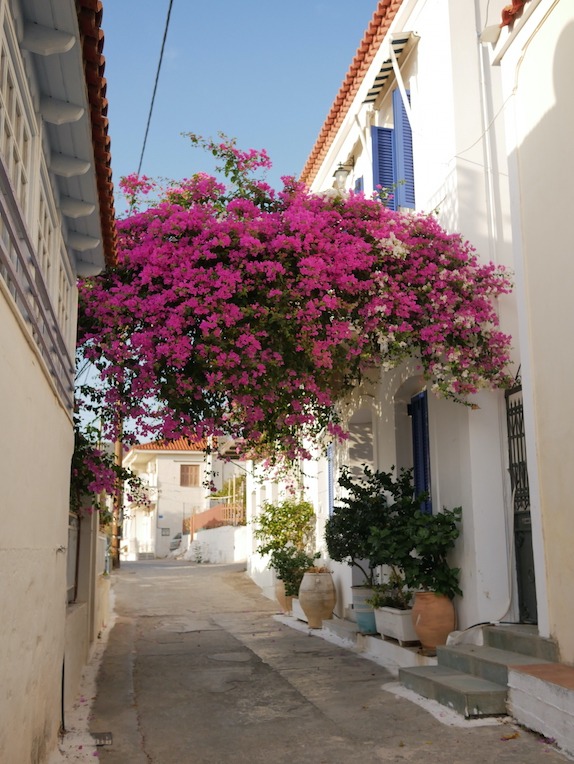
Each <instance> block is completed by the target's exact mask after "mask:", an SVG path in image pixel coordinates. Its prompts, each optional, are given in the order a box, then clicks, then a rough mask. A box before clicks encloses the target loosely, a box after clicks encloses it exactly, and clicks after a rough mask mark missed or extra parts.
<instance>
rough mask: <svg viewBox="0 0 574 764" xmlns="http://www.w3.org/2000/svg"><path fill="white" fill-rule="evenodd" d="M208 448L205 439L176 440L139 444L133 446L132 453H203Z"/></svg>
mask: <svg viewBox="0 0 574 764" xmlns="http://www.w3.org/2000/svg"><path fill="white" fill-rule="evenodd" d="M207 447H208V442H207V440H206V438H197V440H190V439H189V438H177V440H156V441H155V442H154V443H141V444H140V445H137V446H133V448H132V451H205V450H206V449H207Z"/></svg>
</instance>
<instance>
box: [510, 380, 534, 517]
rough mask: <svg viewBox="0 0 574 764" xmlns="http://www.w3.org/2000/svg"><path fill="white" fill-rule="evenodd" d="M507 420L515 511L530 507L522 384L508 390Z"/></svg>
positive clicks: (522, 510)
mask: <svg viewBox="0 0 574 764" xmlns="http://www.w3.org/2000/svg"><path fill="white" fill-rule="evenodd" d="M506 420H507V424H508V457H509V467H508V468H509V471H510V485H511V488H512V492H513V495H514V507H513V509H514V511H515V512H524V511H526V510H528V509H530V489H529V486H528V465H527V462H526V437H525V433H524V405H523V403H522V386H521V385H518V386H516V387H513V388H511V389H510V390H507V391H506Z"/></svg>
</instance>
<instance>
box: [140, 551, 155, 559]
mask: <svg viewBox="0 0 574 764" xmlns="http://www.w3.org/2000/svg"><path fill="white" fill-rule="evenodd" d="M138 560H155V554H154V553H153V552H138Z"/></svg>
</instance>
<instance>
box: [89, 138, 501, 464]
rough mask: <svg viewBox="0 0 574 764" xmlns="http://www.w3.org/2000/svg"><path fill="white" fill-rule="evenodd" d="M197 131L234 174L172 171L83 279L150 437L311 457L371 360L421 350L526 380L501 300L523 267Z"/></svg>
mask: <svg viewBox="0 0 574 764" xmlns="http://www.w3.org/2000/svg"><path fill="white" fill-rule="evenodd" d="M190 138H191V140H192V141H193V142H194V143H195V144H196V145H200V146H202V147H204V148H207V149H208V150H209V151H211V152H212V153H213V154H214V155H215V156H216V157H218V158H219V160H220V161H221V165H220V166H221V168H222V169H223V171H224V172H225V174H226V176H227V177H228V178H229V179H231V180H232V181H233V187H232V189H231V190H230V189H227V188H226V187H225V186H224V185H223V184H221V183H219V182H218V181H217V180H216V179H215V178H212V177H211V176H209V175H205V174H202V173H200V174H197V175H194V176H192V177H191V178H190V179H188V180H185V181H182V182H181V183H179V184H172V185H170V186H169V187H168V188H167V189H166V190H165V191H164V192H163V195H162V196H161V199H160V201H159V202H157V203H154V204H152V205H151V206H148V208H147V209H144V210H143V211H137V212H132V213H131V214H129V215H128V216H127V217H126V218H125V219H123V220H121V221H120V222H119V224H118V232H119V262H118V265H117V267H115V268H113V269H110V270H108V271H106V272H105V273H103V274H102V275H101V276H98V277H95V278H92V279H89V280H86V281H83V282H81V284H80V326H79V343H80V349H81V351H82V353H83V355H84V356H85V358H87V359H89V360H91V361H92V362H93V363H94V364H95V365H96V366H97V368H98V369H99V372H100V375H101V381H102V385H103V391H102V394H103V400H104V402H105V405H106V406H107V407H108V408H109V410H111V411H114V412H118V411H119V412H120V413H121V415H122V417H123V418H124V420H129V421H131V422H132V423H133V424H134V426H135V427H139V428H140V432H142V431H143V432H144V433H147V434H151V433H154V434H157V435H158V436H161V437H167V438H170V437H176V436H180V435H182V434H186V433H189V434H193V435H208V434H217V433H223V432H225V433H226V434H228V435H231V436H232V437H236V438H239V439H241V440H243V441H244V443H246V444H247V445H248V446H249V447H250V448H251V449H252V450H254V451H255V452H257V453H264V454H266V455H267V456H269V455H282V456H287V457H290V458H294V457H296V456H297V455H301V453H302V452H304V444H305V443H306V442H308V441H309V440H311V441H313V440H316V438H317V437H318V436H319V435H320V434H322V433H324V432H329V431H331V432H336V431H337V428H338V418H337V406H336V404H337V402H338V401H340V400H341V399H342V398H344V397H345V396H346V395H347V394H348V393H349V392H350V391H351V390H352V388H353V387H354V386H356V385H357V384H358V383H359V382H360V381H361V379H362V377H363V375H364V373H365V370H366V369H367V368H369V369H372V368H373V366H382V367H383V368H384V369H388V368H391V367H393V366H395V365H396V364H397V363H399V362H400V361H402V360H403V359H405V358H407V357H412V356H414V357H416V358H417V359H418V362H419V363H420V366H421V369H422V372H423V373H424V375H425V376H426V377H427V379H429V380H430V381H431V383H432V385H433V388H434V389H435V391H436V392H438V393H439V394H442V395H445V396H447V397H450V398H453V399H455V400H459V401H467V402H468V396H469V395H472V394H473V393H475V392H476V391H477V390H478V389H480V388H484V387H490V388H496V387H503V386H505V385H507V384H508V383H509V377H508V374H507V371H506V368H507V364H508V361H509V347H510V338H509V337H508V336H507V335H505V334H503V333H502V332H500V331H499V329H498V318H497V312H496V309H495V302H494V301H495V298H497V297H498V296H499V295H500V294H503V293H506V292H509V291H510V288H511V287H510V282H509V277H508V275H507V274H506V273H505V272H504V270H503V269H500V268H497V267H495V266H494V265H493V264H491V263H487V264H483V263H481V262H480V261H479V260H478V258H477V256H476V255H475V253H474V251H473V249H472V247H471V246H470V245H469V244H468V243H467V242H465V241H464V240H463V239H462V238H461V237H460V236H459V235H457V234H448V233H446V232H445V231H444V230H443V229H442V228H441V227H440V225H439V224H438V222H437V220H436V219H435V218H434V217H433V216H432V215H422V214H411V213H408V214H406V213H402V212H394V211H392V210H389V209H388V208H386V207H385V206H383V205H382V204H381V203H380V201H379V200H378V199H369V198H365V197H364V195H363V194H353V193H350V194H349V195H348V196H340V195H333V194H331V195H318V194H312V193H310V192H309V191H308V190H307V189H306V188H305V187H304V186H303V185H302V184H300V183H297V182H296V181H294V180H293V179H289V178H284V179H283V182H284V188H283V189H282V191H280V192H274V191H272V190H271V189H270V188H269V187H268V186H267V185H266V184H265V183H263V182H262V181H257V180H253V178H252V173H253V172H255V171H257V170H258V169H260V168H265V167H267V166H268V164H269V160H268V157H267V155H266V154H264V153H263V152H242V151H240V150H239V149H237V148H236V146H235V144H234V142H233V141H227V140H225V139H224V138H223V137H222V138H221V141H220V142H219V143H217V142H213V141H205V140H203V139H201V138H199V137H197V136H193V135H192V136H190ZM145 184H146V185H144V189H147V184H148V180H147V179H145ZM137 188H138V181H137V178H133V176H132V177H130V179H129V187H128V189H127V190H128V193H133V192H134V190H137ZM111 421H112V422H113V421H114V418H112V419H111Z"/></svg>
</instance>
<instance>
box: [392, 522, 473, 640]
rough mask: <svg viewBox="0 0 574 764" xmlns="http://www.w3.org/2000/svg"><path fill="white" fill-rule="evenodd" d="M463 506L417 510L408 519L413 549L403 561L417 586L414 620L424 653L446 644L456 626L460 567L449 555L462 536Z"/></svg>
mask: <svg viewBox="0 0 574 764" xmlns="http://www.w3.org/2000/svg"><path fill="white" fill-rule="evenodd" d="M461 514H462V508H461V507H455V508H454V509H450V510H449V509H443V511H442V512H438V513H437V514H435V515H431V514H426V513H424V512H420V511H419V512H414V513H413V514H412V516H411V518H410V520H409V522H408V526H407V527H408V533H409V535H410V538H411V546H412V552H411V554H410V555H408V557H405V559H404V561H403V571H404V575H405V581H406V584H407V586H408V587H410V588H412V589H415V590H416V594H415V604H414V607H413V622H414V625H415V630H416V632H417V635H418V638H419V640H420V642H421V644H422V646H423V650H425V652H429V653H433V652H435V651H436V646H437V645H442V644H445V643H446V638H447V636H448V634H449V633H450V632H451V631H453V630H454V628H455V626H456V618H455V611H454V605H453V602H452V600H453V598H454V596H455V595H456V594H458V595H462V591H461V589H460V586H459V583H458V580H459V576H460V569H459V568H453V567H451V566H450V564H449V562H448V559H447V555H448V553H449V552H450V550H451V549H452V548H453V547H454V544H455V541H456V539H457V538H458V536H459V533H460V529H459V523H460V519H461Z"/></svg>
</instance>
